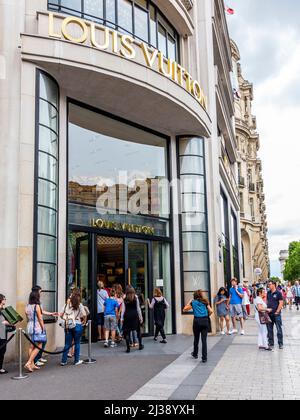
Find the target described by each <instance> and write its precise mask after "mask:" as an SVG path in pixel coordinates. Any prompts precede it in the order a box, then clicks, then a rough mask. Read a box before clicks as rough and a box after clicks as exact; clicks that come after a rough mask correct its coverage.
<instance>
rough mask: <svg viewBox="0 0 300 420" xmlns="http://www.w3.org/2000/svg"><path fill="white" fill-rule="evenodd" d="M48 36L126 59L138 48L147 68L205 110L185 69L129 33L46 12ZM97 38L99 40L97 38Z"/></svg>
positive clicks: (204, 100)
mask: <svg viewBox="0 0 300 420" xmlns="http://www.w3.org/2000/svg"><path fill="white" fill-rule="evenodd" d="M57 21H59V22H60V23H59V28H58V24H55V23H56V22H57ZM75 28H76V31H75ZM75 33H76V34H77V35H76V36H75ZM49 36H50V37H52V38H56V39H65V40H67V41H71V42H73V43H76V44H86V43H88V44H89V45H90V46H91V47H93V48H96V49H98V50H102V51H111V52H112V53H114V54H118V55H120V56H122V57H125V58H127V59H128V60H134V59H135V58H136V56H137V49H138V48H139V49H140V50H141V52H142V56H143V57H144V63H145V65H146V66H147V67H150V68H152V69H155V70H156V71H158V72H159V73H161V74H163V75H164V76H165V77H167V78H169V79H171V80H173V81H174V82H175V83H177V84H179V85H180V86H182V87H183V88H185V89H186V90H187V91H188V92H189V93H190V94H191V95H193V96H194V97H195V99H196V100H197V101H198V102H199V103H200V104H201V106H202V107H203V108H204V109H205V110H207V97H206V96H205V94H204V92H203V90H202V88H201V86H200V83H199V82H198V81H197V80H194V79H193V78H192V76H191V75H190V74H189V72H188V71H187V70H186V69H185V68H183V67H182V66H181V65H180V64H178V63H177V62H176V61H175V60H173V59H171V58H170V59H167V58H166V57H165V56H164V54H163V53H162V52H160V51H158V50H156V49H153V48H151V47H149V46H148V45H147V44H145V43H144V42H139V41H137V40H135V39H134V38H133V37H131V36H130V35H123V34H120V33H118V32H117V31H114V30H113V29H110V28H106V27H105V26H102V25H98V24H96V23H94V22H88V21H85V20H83V19H80V18H77V17H74V16H70V17H67V18H65V19H63V20H62V19H59V20H58V19H57V20H56V21H55V15H54V13H49ZM100 38H101V42H100V41H99V39H100Z"/></svg>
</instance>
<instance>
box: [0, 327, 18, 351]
mask: <svg viewBox="0 0 300 420" xmlns="http://www.w3.org/2000/svg"><path fill="white" fill-rule="evenodd" d="M16 334H17V331H14V332H13V334H12V335H11V336H10V337H9V339H8V340H6V341H5V343H4V344H2V346H0V351H1V350H2V349H4V347H6V346H7V345H8V343H10V342H11V340H12V339H13V338H15V336H16Z"/></svg>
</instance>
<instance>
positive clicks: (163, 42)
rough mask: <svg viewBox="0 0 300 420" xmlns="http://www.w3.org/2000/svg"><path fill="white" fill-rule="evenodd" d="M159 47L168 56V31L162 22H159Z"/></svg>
mask: <svg viewBox="0 0 300 420" xmlns="http://www.w3.org/2000/svg"><path fill="white" fill-rule="evenodd" d="M158 49H159V51H160V52H162V53H163V54H164V56H165V57H167V33H166V31H165V29H164V28H163V27H162V26H161V25H160V24H158Z"/></svg>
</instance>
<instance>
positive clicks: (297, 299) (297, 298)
mask: <svg viewBox="0 0 300 420" xmlns="http://www.w3.org/2000/svg"><path fill="white" fill-rule="evenodd" d="M295 304H296V306H297V309H298V310H299V305H300V297H298V296H296V297H295Z"/></svg>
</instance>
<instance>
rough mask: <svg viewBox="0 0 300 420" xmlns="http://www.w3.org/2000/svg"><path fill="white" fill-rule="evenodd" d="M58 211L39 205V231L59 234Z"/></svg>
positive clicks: (54, 234) (47, 233)
mask: <svg viewBox="0 0 300 420" xmlns="http://www.w3.org/2000/svg"><path fill="white" fill-rule="evenodd" d="M56 220H57V213H56V211H54V210H50V209H46V208H44V207H39V209H38V232H39V233H45V234H46V235H53V236H56V235H57V223H56Z"/></svg>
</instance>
